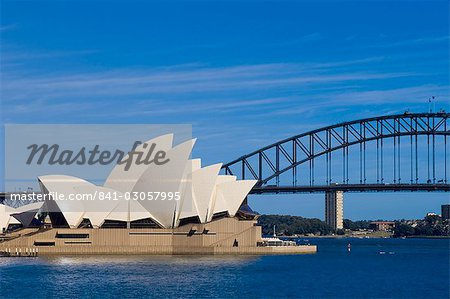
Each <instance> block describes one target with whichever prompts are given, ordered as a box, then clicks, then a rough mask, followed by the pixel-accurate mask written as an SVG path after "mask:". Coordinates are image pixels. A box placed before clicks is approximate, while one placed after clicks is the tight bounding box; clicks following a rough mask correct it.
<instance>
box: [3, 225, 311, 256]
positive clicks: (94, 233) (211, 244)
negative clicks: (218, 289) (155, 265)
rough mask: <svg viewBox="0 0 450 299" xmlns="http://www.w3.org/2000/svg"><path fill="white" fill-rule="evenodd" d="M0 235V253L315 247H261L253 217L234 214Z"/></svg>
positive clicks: (293, 249) (306, 249) (298, 249)
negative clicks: (162, 224)
mask: <svg viewBox="0 0 450 299" xmlns="http://www.w3.org/2000/svg"><path fill="white" fill-rule="evenodd" d="M5 237H6V239H5V241H3V242H0V252H9V253H10V255H11V256H14V255H21V256H28V255H53V254H81V255H87V254H155V255H157V254H174V255H176V254H180V255H202V254H301V253H315V252H316V251H317V247H316V246H314V245H310V246H261V245H263V242H262V241H263V240H262V238H261V227H260V226H256V221H254V220H238V219H236V218H222V219H219V220H215V221H212V222H209V223H206V224H186V225H183V226H180V227H177V228H175V229H146V228H139V229H120V228H117V229H106V228H76V229H70V228H62V229H61V228H48V229H31V228H27V229H22V230H19V231H17V232H15V233H11V234H8V235H6V236H5ZM8 238H9V240H8ZM31 253H33V254H31Z"/></svg>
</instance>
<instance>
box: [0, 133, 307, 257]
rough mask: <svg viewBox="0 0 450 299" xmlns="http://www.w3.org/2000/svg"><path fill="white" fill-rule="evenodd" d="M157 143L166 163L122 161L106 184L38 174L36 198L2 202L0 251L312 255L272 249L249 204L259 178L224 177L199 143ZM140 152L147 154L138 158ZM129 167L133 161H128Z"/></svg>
mask: <svg viewBox="0 0 450 299" xmlns="http://www.w3.org/2000/svg"><path fill="white" fill-rule="evenodd" d="M172 143H173V135H172V134H168V135H163V136H160V137H157V138H155V139H152V140H149V141H147V142H145V143H143V144H141V145H140V146H139V147H137V148H135V150H134V151H133V152H130V153H129V154H128V156H126V157H125V159H131V158H133V156H136V155H135V154H136V153H141V154H143V155H144V156H145V155H146V154H147V152H148V151H149V149H150V148H152V149H154V148H155V147H156V148H157V149H158V150H160V151H162V152H164V153H165V157H164V158H165V161H166V163H159V164H157V163H133V164H132V166H131V167H127V165H126V164H120V163H119V164H117V165H116V166H115V167H114V168H113V169H112V171H111V173H110V174H109V176H108V177H107V179H106V180H105V182H104V184H103V185H102V186H99V185H94V184H92V183H90V182H88V181H86V180H84V179H82V178H78V177H73V176H67V175H53V174H52V175H43V176H39V177H38V181H39V185H40V188H41V192H40V193H39V195H40V197H39V199H40V200H38V201H36V202H34V203H31V204H27V205H23V206H20V207H17V208H12V207H10V206H6V205H0V230H1V231H2V232H3V233H2V234H1V235H0V236H1V238H0V252H6V253H9V254H12V255H14V254H18V252H21V253H25V252H27V253H28V252H33V253H35V252H39V254H131V253H132V254H230V253H231V254H233V253H243V254H266V253H308V252H314V251H315V247H314V246H292V244H291V243H289V244H286V245H291V246H277V247H274V246H267V244H266V243H265V242H264V239H263V238H262V235H261V227H259V226H257V225H256V223H257V217H258V214H257V213H255V212H253V211H252V210H251V209H250V208H249V207H248V205H247V204H246V200H245V199H246V197H247V195H248V193H249V192H250V190H251V189H252V188H253V186H254V185H255V184H256V181H254V180H236V177H235V176H231V175H221V174H219V172H220V169H221V166H222V165H221V164H214V165H210V166H202V164H201V160H200V159H191V158H190V156H191V151H192V148H193V146H194V144H195V139H194V140H188V141H186V142H183V143H181V144H178V145H176V146H173V144H172ZM141 157H142V155H141ZM128 166H129V165H128Z"/></svg>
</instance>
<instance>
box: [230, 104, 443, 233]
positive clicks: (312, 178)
mask: <svg viewBox="0 0 450 299" xmlns="http://www.w3.org/2000/svg"><path fill="white" fill-rule="evenodd" d="M449 116H450V113H446V112H439V113H407V112H406V113H404V114H396V115H386V116H380V117H372V118H366V119H359V120H354V121H349V122H343V123H339V124H336V125H331V126H327V127H323V128H319V129H316V130H313V131H309V132H305V133H303V134H300V135H296V136H293V137H290V138H287V139H284V140H281V141H278V142H276V143H273V144H271V145H268V146H265V147H263V148H260V149H258V150H255V151H254V152H251V153H249V154H247V155H244V156H242V157H240V158H238V159H236V160H234V161H231V162H230V163H227V164H224V165H223V167H222V171H223V173H225V174H229V175H235V176H237V177H238V179H255V180H257V181H258V183H257V184H256V186H255V187H254V188H253V190H252V191H251V193H252V194H268V193H272V194H280V193H312V192H325V193H326V218H330V217H331V218H335V217H338V216H339V215H338V216H336V213H337V214H339V213H341V214H342V211H339V209H343V207H342V200H343V197H342V193H343V192H369V191H372V192H374V191H375V192H382V191H433V192H436V191H444V192H445V191H450V184H449V181H448V168H449V165H448V163H449V157H448V149H447V143H448V140H447V139H448V137H449V135H450V121H449ZM328 214H330V215H334V217H332V216H330V215H328ZM327 216H328V217H327ZM341 216H342V215H341ZM327 220H330V219H327ZM327 222H329V221H327ZM334 226H336V225H334ZM338 226H339V225H338Z"/></svg>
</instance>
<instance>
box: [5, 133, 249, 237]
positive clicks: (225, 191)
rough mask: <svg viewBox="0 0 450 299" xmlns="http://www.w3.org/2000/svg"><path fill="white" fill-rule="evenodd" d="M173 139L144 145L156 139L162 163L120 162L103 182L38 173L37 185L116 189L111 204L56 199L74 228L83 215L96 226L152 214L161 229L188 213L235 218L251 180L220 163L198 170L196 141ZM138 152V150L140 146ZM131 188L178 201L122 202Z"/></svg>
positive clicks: (51, 188)
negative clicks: (229, 171) (224, 172)
mask: <svg viewBox="0 0 450 299" xmlns="http://www.w3.org/2000/svg"><path fill="white" fill-rule="evenodd" d="M172 141H173V135H172V134H168V135H164V136H160V137H157V138H154V139H152V140H149V141H147V142H146V143H145V144H148V145H151V144H153V143H155V144H157V147H156V148H158V149H162V150H164V151H165V152H166V158H167V159H169V162H168V163H165V164H163V165H155V164H153V163H151V164H148V165H145V164H141V165H136V164H132V166H131V168H130V169H129V170H128V171H126V170H125V168H124V165H117V166H116V167H114V169H113V170H112V172H111V174H110V175H109V176H108V179H107V180H106V181H105V184H104V186H96V185H94V184H91V183H89V182H87V181H85V180H83V179H80V178H76V177H71V176H66V175H47V176H41V177H39V181H40V183H41V188H42V189H43V191H44V192H58V193H61V194H64V195H65V196H68V195H69V194H71V193H78V194H79V193H83V194H86V193H88V194H94V193H98V192H101V191H102V192H116V194H117V195H116V197H120V198H119V200H117V201H113V202H107V201H105V202H99V201H95V200H92V201H81V202H80V201H57V202H56V205H57V207H58V209H59V210H60V211H61V212H62V213H63V215H64V217H65V218H66V221H67V222H68V224H69V225H70V226H71V227H78V225H79V224H80V223H81V221H82V220H83V219H86V218H87V219H89V220H90V221H91V224H92V225H93V226H95V227H100V226H101V225H102V224H103V223H104V221H105V220H118V221H127V222H129V221H134V220H139V219H145V218H151V219H153V220H154V221H155V222H156V223H158V224H159V225H161V226H162V227H165V228H169V227H172V226H173V224H175V226H177V224H178V223H179V221H180V220H181V219H183V218H188V217H192V216H198V217H199V219H200V221H201V222H202V223H205V222H208V221H211V219H212V217H213V215H214V214H215V213H219V212H228V213H229V215H230V216H234V215H235V214H236V213H237V211H238V209H239V207H240V205H241V204H242V202H243V200H244V198H245V197H246V196H247V194H248V192H249V191H250V190H251V189H252V188H253V186H254V185H255V184H256V181H255V180H244V181H236V177H235V176H230V175H219V171H220V169H221V166H222V164H220V163H219V164H214V165H210V166H207V167H203V168H202V167H201V160H200V159H192V160H190V154H191V151H192V148H193V146H194V144H195V139H192V140H188V141H186V142H184V143H181V144H179V145H177V146H175V147H172ZM141 146H142V145H141ZM137 150H142V147H138V148H137ZM133 192H138V194H139V193H148V192H166V193H168V192H172V193H174V192H179V194H180V199H179V200H161V199H160V200H138V201H135V200H125V198H126V196H124V195H125V194H126V193H128V194H130V193H131V194H132V193H133ZM99 204H101V208H99ZM0 213H1V209H0ZM0 215H1V214H0ZM174 220H175V221H174ZM0 221H1V220H0ZM0 224H1V223H0Z"/></svg>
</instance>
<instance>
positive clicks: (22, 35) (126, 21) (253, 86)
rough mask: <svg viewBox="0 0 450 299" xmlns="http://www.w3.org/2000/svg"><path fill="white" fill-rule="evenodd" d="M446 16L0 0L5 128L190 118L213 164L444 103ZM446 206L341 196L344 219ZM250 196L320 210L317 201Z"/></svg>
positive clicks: (353, 6) (293, 5)
mask: <svg viewBox="0 0 450 299" xmlns="http://www.w3.org/2000/svg"><path fill="white" fill-rule="evenodd" d="M448 11H449V4H448V1H423V2H422V1H394V2H391V3H388V2H382V1H360V2H351V1H295V2H290V1H281V2H280V1H278V2H258V1H228V2H219V1H200V2H190V3H187V2H185V1H166V2H163V1H58V2H57V1H48V2H45V1H30V2H27V1H2V7H1V77H2V78H1V79H2V82H1V87H2V91H1V112H2V119H3V120H2V122H3V123H88V124H90V123H119V124H120V123H138V124H139V123H155V124H160V123H187V124H192V125H193V133H194V135H195V137H198V139H199V140H198V142H197V144H196V148H195V151H194V156H199V157H202V159H204V161H205V163H215V162H221V161H223V162H226V161H230V160H233V159H234V158H236V157H238V156H241V155H243V154H245V153H247V152H249V151H252V150H255V149H257V148H259V147H262V146H264V145H267V144H270V143H273V142H275V141H277V140H279V139H282V138H285V137H289V136H292V135H294V134H298V133H301V132H304V131H307V130H309V129H314V128H317V127H320V126H324V125H328V124H333V123H337V122H341V121H344V120H352V119H356V118H364V117H369V116H376V115H382V114H389V113H401V112H404V111H405V110H410V111H413V112H423V111H426V110H427V109H428V104H427V99H428V98H429V97H430V96H436V97H437V101H436V109H439V108H444V109H446V110H447V111H449V110H450V109H449V101H448V99H449V17H448ZM0 163H3V159H0ZM2 165H3V164H0V166H2ZM2 168H3V167H2ZM0 180H2V181H3V180H4V179H3V176H2V177H0ZM446 201H448V195H446V194H426V193H421V194H408V193H405V194H400V195H399V194H384V195H382V196H380V195H372V194H348V195H346V217H348V218H351V219H362V218H386V219H392V218H415V217H422V216H423V214H424V213H426V212H428V211H436V212H438V211H439V208H440V204H442V203H444V202H446ZM251 203H252V206H253V207H255V209H256V210H258V211H260V212H263V213H290V214H295V215H303V216H307V217H320V218H322V217H323V195H295V196H283V197H282V198H280V196H264V197H262V198H261V197H258V198H251Z"/></svg>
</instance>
